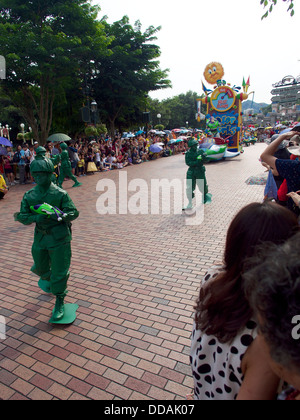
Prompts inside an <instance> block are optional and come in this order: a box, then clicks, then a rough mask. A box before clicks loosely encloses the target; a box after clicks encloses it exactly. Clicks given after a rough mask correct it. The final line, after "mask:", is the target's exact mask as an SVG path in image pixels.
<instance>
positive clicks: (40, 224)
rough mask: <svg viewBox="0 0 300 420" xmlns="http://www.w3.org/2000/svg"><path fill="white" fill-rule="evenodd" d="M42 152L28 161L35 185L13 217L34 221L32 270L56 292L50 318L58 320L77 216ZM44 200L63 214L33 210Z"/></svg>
mask: <svg viewBox="0 0 300 420" xmlns="http://www.w3.org/2000/svg"><path fill="white" fill-rule="evenodd" d="M41 149H43V148H41ZM42 154H43V150H40V154H39V159H38V160H34V161H33V162H32V163H31V165H30V171H31V174H32V176H33V178H34V179H35V182H36V183H37V186H36V187H34V188H33V189H31V190H30V191H28V192H26V193H25V194H24V197H23V200H22V203H21V209H20V212H19V213H16V214H15V215H14V217H15V220H17V221H19V222H21V223H23V224H24V225H30V224H32V223H35V224H36V227H35V232H34V242H33V245H32V257H33V260H34V265H33V267H32V268H31V271H32V272H33V273H35V274H37V275H38V276H39V277H40V282H39V285H40V286H41V287H42V289H43V290H44V291H47V292H52V293H53V294H54V295H55V296H56V304H55V308H54V313H53V320H54V321H59V320H61V319H62V318H63V316H64V298H65V296H66V294H67V281H68V278H69V268H70V262H71V239H72V234H71V222H72V221H73V220H75V219H77V217H78V216H79V212H78V211H77V209H76V207H75V205H74V203H73V202H72V200H71V198H70V197H69V195H68V193H67V192H66V191H64V190H62V189H61V188H59V187H57V186H56V185H54V184H53V183H52V182H51V177H52V174H53V171H54V166H53V163H52V161H51V160H50V159H47V158H45V157H43V156H42ZM43 203H47V204H49V205H50V206H55V208H57V209H60V210H61V212H62V213H63V218H60V221H59V220H58V217H57V215H56V214H51V215H49V214H35V213H33V211H32V209H33V207H34V206H36V207H39V205H41V204H43Z"/></svg>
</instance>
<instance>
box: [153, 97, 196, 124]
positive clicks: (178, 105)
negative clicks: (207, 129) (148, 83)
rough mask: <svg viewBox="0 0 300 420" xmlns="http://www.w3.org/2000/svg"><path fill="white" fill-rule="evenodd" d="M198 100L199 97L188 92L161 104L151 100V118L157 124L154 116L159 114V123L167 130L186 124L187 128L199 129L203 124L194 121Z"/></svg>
mask: <svg viewBox="0 0 300 420" xmlns="http://www.w3.org/2000/svg"><path fill="white" fill-rule="evenodd" d="M198 98H199V95H198V94H197V93H196V92H192V91H188V92H187V93H185V94H183V93H182V94H180V95H177V96H174V97H173V98H168V99H165V100H163V101H162V102H161V103H160V102H158V101H156V100H152V101H150V109H151V113H152V115H153V117H152V118H153V120H154V121H155V123H157V119H156V115H157V114H158V113H160V114H161V116H162V117H161V122H162V124H164V125H165V126H166V128H168V129H173V128H179V127H185V126H186V125H187V124H186V123H187V122H188V125H189V127H192V128H201V127H202V125H203V124H201V123H199V122H198V121H197V120H196V113H197V99H198ZM202 113H204V111H202Z"/></svg>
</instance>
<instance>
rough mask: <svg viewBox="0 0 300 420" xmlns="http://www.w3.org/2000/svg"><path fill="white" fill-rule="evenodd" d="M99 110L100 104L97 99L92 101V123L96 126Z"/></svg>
mask: <svg viewBox="0 0 300 420" xmlns="http://www.w3.org/2000/svg"><path fill="white" fill-rule="evenodd" d="M97 110H98V104H97V102H96V101H93V102H92V103H91V112H92V123H93V124H94V125H95V126H96V124H97Z"/></svg>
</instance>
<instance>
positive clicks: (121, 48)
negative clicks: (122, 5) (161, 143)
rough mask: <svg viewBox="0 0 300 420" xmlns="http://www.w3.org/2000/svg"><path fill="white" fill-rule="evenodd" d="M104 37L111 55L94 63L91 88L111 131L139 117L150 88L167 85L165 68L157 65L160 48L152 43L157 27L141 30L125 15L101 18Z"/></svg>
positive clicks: (138, 23) (168, 83)
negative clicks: (109, 40) (113, 19)
mask: <svg viewBox="0 0 300 420" xmlns="http://www.w3.org/2000/svg"><path fill="white" fill-rule="evenodd" d="M101 22H102V23H103V25H104V29H105V32H106V34H107V36H108V37H113V41H112V43H111V44H110V51H111V55H109V56H107V57H104V58H103V59H102V60H101V62H98V63H96V75H95V79H94V81H93V90H94V92H95V96H96V101H97V103H98V104H99V108H100V109H99V111H100V116H101V120H102V121H103V122H105V123H106V124H107V126H108V127H109V129H110V132H111V134H112V135H113V134H114V132H115V128H116V126H120V124H121V125H122V124H123V123H124V119H125V118H126V121H127V123H134V122H136V123H137V122H138V121H137V119H140V121H141V115H142V112H143V111H144V109H145V104H146V97H147V94H148V93H149V92H150V91H155V90H158V89H163V88H166V87H170V86H171V82H170V81H169V80H168V79H167V72H168V70H161V69H160V68H159V61H157V59H158V58H159V56H160V48H159V47H158V46H157V45H155V44H154V43H153V41H155V40H156V39H157V38H156V37H155V34H156V33H157V32H158V31H159V30H160V28H159V27H158V28H154V27H153V26H150V27H149V28H148V29H146V31H145V32H142V30H141V23H140V22H139V21H137V22H136V23H135V25H134V26H131V25H130V23H129V19H128V17H127V16H124V17H123V18H122V19H121V20H120V21H117V22H114V23H113V24H111V25H110V24H108V23H107V22H106V18H103V19H102V21H101Z"/></svg>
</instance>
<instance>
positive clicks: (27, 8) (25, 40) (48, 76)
mask: <svg viewBox="0 0 300 420" xmlns="http://www.w3.org/2000/svg"><path fill="white" fill-rule="evenodd" d="M98 10H99V9H98V8H96V7H92V6H90V4H89V3H88V2H87V1H86V0H65V1H60V0H51V1H48V0H31V1H27V2H24V1H23V0H0V45H1V54H2V55H4V56H5V58H6V64H7V70H6V79H5V80H4V81H3V83H2V87H3V90H4V91H5V92H6V93H7V94H9V95H10V97H11V98H12V100H13V102H14V104H15V105H16V106H18V107H19V108H20V110H21V112H22V114H23V116H24V118H25V119H26V121H27V122H28V124H29V125H30V126H31V127H32V129H33V134H34V138H35V139H37V140H39V141H40V142H41V143H44V142H45V141H46V139H47V137H48V135H49V132H50V130H51V127H52V123H53V107H54V101H55V100H56V101H57V102H59V101H61V102H62V103H63V102H64V101H65V99H66V91H67V90H68V89H69V90H70V89H74V88H75V89H76V88H79V86H80V72H82V71H85V69H86V68H87V63H88V62H89V61H90V60H91V59H92V57H94V55H95V54H94V51H97V52H98V53H99V52H103V53H104V52H105V51H106V49H107V45H108V43H109V40H108V39H107V38H106V36H105V34H104V33H103V30H102V26H101V24H100V23H99V22H97V20H96V17H97V13H98ZM57 102H56V103H57Z"/></svg>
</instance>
